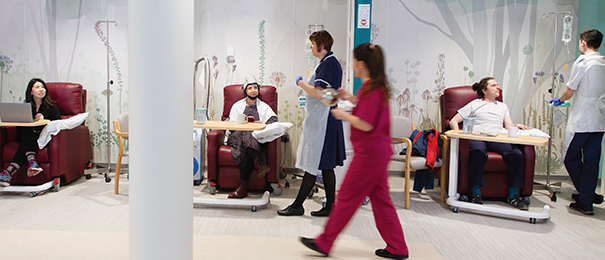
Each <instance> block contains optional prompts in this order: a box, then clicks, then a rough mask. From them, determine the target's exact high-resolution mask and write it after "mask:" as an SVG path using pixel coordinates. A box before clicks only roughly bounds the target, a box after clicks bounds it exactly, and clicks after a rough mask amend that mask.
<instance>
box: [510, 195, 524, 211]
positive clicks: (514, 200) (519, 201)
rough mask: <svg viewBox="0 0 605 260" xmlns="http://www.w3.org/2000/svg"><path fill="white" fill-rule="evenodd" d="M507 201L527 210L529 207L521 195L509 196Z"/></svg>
mask: <svg viewBox="0 0 605 260" xmlns="http://www.w3.org/2000/svg"><path fill="white" fill-rule="evenodd" d="M506 203H508V205H511V206H513V207H515V208H518V209H520V210H527V208H528V206H527V204H525V202H523V200H522V199H521V198H520V197H519V195H515V196H513V197H512V198H508V199H507V200H506Z"/></svg>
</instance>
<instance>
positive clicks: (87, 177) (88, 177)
mask: <svg viewBox="0 0 605 260" xmlns="http://www.w3.org/2000/svg"><path fill="white" fill-rule="evenodd" d="M84 177H86V179H87V180H90V178H92V176H91V175H90V174H85V175H84Z"/></svg>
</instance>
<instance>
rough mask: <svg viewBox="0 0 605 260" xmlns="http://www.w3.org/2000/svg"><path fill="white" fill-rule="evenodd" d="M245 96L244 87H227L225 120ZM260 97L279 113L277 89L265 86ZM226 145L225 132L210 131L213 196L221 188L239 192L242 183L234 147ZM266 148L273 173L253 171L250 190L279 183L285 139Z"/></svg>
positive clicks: (249, 182) (249, 181)
mask: <svg viewBox="0 0 605 260" xmlns="http://www.w3.org/2000/svg"><path fill="white" fill-rule="evenodd" d="M244 97H245V96H244V92H243V91H242V85H241V84H239V85H229V86H226V87H225V88H224V103H223V113H222V116H221V119H222V120H223V121H224V120H226V119H227V118H228V117H229V111H231V106H233V104H234V103H235V102H237V101H238V100H240V99H242V98H244ZM259 98H260V99H261V100H262V101H263V102H265V103H267V104H268V105H269V106H270V107H271V109H273V112H275V113H276V114H277V90H276V89H275V87H273V86H266V85H264V86H261V87H260V94H259ZM224 143H225V130H212V131H210V132H208V157H207V159H208V187H209V190H210V193H212V194H214V192H215V190H216V189H217V188H223V189H235V188H237V185H238V184H239V181H240V172H239V168H238V166H237V163H236V162H235V160H233V157H232V156H231V147H229V146H227V145H225V144H224ZM266 145H267V161H268V162H267V165H268V166H269V167H270V168H271V170H270V171H269V173H267V174H266V175H265V176H263V177H260V178H259V177H257V174H256V169H253V170H252V173H251V174H250V179H249V180H248V190H265V189H271V188H270V185H269V184H271V183H274V184H275V185H276V184H277V180H278V176H279V175H278V174H279V168H280V163H281V151H280V150H281V138H277V139H276V140H274V141H272V142H269V143H267V144H266ZM280 194H281V193H280Z"/></svg>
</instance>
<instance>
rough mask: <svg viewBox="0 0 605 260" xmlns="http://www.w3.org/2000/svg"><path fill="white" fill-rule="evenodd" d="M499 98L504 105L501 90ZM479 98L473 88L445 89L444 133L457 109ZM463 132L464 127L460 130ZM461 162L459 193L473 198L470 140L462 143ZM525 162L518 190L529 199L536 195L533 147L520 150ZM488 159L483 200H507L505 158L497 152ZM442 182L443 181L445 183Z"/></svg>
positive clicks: (526, 146)
mask: <svg viewBox="0 0 605 260" xmlns="http://www.w3.org/2000/svg"><path fill="white" fill-rule="evenodd" d="M500 94H501V95H500V96H499V97H498V98H496V99H497V100H498V101H500V102H502V90H500ZM477 98H480V96H479V94H477V92H475V91H474V90H473V87H472V86H460V87H451V88H447V89H445V91H444V92H443V95H442V96H441V97H440V98H439V103H440V108H441V130H442V131H443V132H445V131H447V130H450V126H449V124H450V119H451V118H453V117H454V116H455V115H456V113H458V109H460V108H462V107H463V106H464V105H466V104H468V102H471V101H472V100H474V99H477ZM460 129H462V126H460ZM459 144H460V145H459V149H460V153H459V161H458V192H459V193H460V194H466V195H467V196H470V194H471V189H470V178H469V173H468V164H469V147H468V139H460V143H459ZM521 152H523V158H524V162H523V163H524V170H523V188H522V189H520V190H519V195H520V196H524V197H525V196H530V195H531V194H532V192H533V182H534V164H535V151H534V146H532V145H524V146H523V148H522V149H521ZM487 155H488V159H487V162H486V163H485V165H484V175H483V177H484V186H483V187H482V188H481V195H482V196H483V197H507V196H508V188H509V186H508V173H507V171H508V168H507V167H506V163H505V162H504V159H503V158H502V156H501V155H500V154H498V153H495V152H488V153H487ZM442 181H443V180H442Z"/></svg>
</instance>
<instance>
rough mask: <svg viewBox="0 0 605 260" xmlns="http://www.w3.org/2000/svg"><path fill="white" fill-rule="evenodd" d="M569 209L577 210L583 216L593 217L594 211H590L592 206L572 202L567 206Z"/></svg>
mask: <svg viewBox="0 0 605 260" xmlns="http://www.w3.org/2000/svg"><path fill="white" fill-rule="evenodd" d="M569 208H571V209H573V210H577V211H579V212H581V213H582V214H584V215H594V211H592V205H590V206H587V205H584V204H582V203H580V202H574V203H571V204H569Z"/></svg>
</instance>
